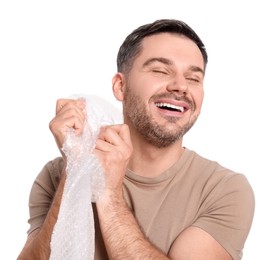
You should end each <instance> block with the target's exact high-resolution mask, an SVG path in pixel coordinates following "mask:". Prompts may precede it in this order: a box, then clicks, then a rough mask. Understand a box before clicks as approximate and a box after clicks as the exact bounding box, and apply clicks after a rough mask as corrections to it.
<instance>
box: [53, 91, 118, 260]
mask: <svg viewBox="0 0 277 260" xmlns="http://www.w3.org/2000/svg"><path fill="white" fill-rule="evenodd" d="M71 98H74V99H80V98H81V99H84V100H85V103H86V114H87V117H86V118H87V119H86V121H85V124H84V130H83V132H82V134H81V135H75V134H74V131H73V130H71V131H69V133H68V135H67V137H66V141H65V143H64V146H63V148H62V149H63V151H64V153H65V155H66V157H67V169H66V174H67V178H66V182H65V187H64V192H63V197H62V201H61V206H60V211H59V215H58V219H57V222H56V225H55V226H54V230H53V234H52V237H51V244H50V246H51V254H50V259H51V260H78V259H80V260H87V259H90V260H91V259H94V241H95V237H94V216H93V211H92V206H91V202H95V201H97V199H98V198H99V197H100V196H101V192H102V191H103V189H104V186H105V179H104V174H103V171H102V168H101V165H100V162H99V161H98V159H97V158H96V156H95V155H93V154H92V150H93V148H94V147H95V141H96V138H97V136H98V133H99V130H100V127H101V126H102V125H111V124H118V123H122V116H121V113H120V112H119V111H118V110H117V109H116V108H115V107H113V106H112V105H111V104H110V103H108V102H107V101H105V100H104V99H102V98H100V97H97V96H87V95H74V96H71Z"/></svg>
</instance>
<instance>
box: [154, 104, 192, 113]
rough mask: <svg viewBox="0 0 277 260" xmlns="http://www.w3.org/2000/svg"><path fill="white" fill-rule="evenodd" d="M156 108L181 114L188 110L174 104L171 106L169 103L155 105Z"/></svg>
mask: <svg viewBox="0 0 277 260" xmlns="http://www.w3.org/2000/svg"><path fill="white" fill-rule="evenodd" d="M155 106H156V107H158V108H160V109H164V110H168V111H173V112H180V113H183V112H185V111H186V110H187V108H186V107H183V106H177V105H173V104H169V103H161V102H159V103H155Z"/></svg>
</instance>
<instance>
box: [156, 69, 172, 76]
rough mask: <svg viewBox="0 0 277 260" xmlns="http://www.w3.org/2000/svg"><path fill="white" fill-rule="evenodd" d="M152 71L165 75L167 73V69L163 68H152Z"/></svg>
mask: <svg viewBox="0 0 277 260" xmlns="http://www.w3.org/2000/svg"><path fill="white" fill-rule="evenodd" d="M152 72H154V73H161V74H165V75H167V74H168V73H167V71H165V70H157V69H153V70H152Z"/></svg>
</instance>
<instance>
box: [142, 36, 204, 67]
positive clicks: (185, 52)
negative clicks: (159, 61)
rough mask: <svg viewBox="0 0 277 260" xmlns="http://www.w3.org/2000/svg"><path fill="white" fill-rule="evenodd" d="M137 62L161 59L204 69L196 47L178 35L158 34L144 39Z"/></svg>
mask: <svg viewBox="0 0 277 260" xmlns="http://www.w3.org/2000/svg"><path fill="white" fill-rule="evenodd" d="M141 47H142V48H141V52H140V54H139V55H138V57H137V60H138V61H142V62H143V60H144V61H145V60H147V59H151V58H154V57H163V58H167V59H169V60H172V61H173V62H187V63H190V65H194V66H199V67H200V68H203V69H204V60H203V56H202V54H201V51H200V50H199V48H198V46H197V45H196V44H195V43H194V42H193V41H192V40H191V39H189V38H187V37H185V36H184V35H180V34H175V33H174V34H173V33H159V34H155V35H151V36H148V37H145V38H144V39H143V41H142V45H141Z"/></svg>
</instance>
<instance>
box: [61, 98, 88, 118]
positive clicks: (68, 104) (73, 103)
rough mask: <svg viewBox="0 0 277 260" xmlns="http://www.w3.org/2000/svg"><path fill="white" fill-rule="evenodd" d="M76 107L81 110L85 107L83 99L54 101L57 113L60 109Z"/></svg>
mask: <svg viewBox="0 0 277 260" xmlns="http://www.w3.org/2000/svg"><path fill="white" fill-rule="evenodd" d="M74 107H75V108H77V109H79V110H81V111H83V110H84V108H85V100H84V99H78V100H74V99H58V100H57V103H56V114H58V113H59V112H60V111H61V110H62V109H65V108H67V109H70V108H74Z"/></svg>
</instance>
